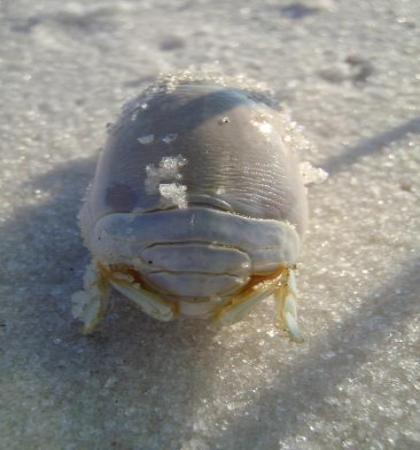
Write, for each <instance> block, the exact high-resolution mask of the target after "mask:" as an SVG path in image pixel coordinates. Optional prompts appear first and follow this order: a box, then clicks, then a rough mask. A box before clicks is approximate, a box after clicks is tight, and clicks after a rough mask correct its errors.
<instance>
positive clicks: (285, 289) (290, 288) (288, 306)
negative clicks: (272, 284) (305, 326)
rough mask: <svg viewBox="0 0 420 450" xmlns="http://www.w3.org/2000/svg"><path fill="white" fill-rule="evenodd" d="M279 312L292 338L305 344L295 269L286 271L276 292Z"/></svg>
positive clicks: (281, 321)
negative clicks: (300, 320) (298, 305)
mask: <svg viewBox="0 0 420 450" xmlns="http://www.w3.org/2000/svg"><path fill="white" fill-rule="evenodd" d="M274 297H275V299H276V302H277V306H278V311H279V320H280V323H281V324H282V325H284V326H285V328H286V330H287V331H288V333H289V335H290V338H291V339H292V340H294V341H296V342H303V335H302V332H301V331H300V328H299V325H298V321H297V306H296V298H297V288H296V278H295V274H294V272H293V269H289V268H288V269H286V270H285V272H284V274H283V280H282V283H281V285H280V286H279V287H278V289H277V290H276V291H275V292H274Z"/></svg>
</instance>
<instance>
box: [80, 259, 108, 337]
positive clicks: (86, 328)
mask: <svg viewBox="0 0 420 450" xmlns="http://www.w3.org/2000/svg"><path fill="white" fill-rule="evenodd" d="M83 286H84V290H83V291H79V292H76V293H75V294H73V296H72V303H73V308H72V313H73V316H74V317H75V318H77V319H79V320H81V321H82V322H83V333H84V334H91V333H93V331H95V329H96V328H97V327H98V325H99V324H100V323H101V322H102V320H103V319H104V318H105V317H106V315H107V313H108V310H109V291H110V285H109V282H108V281H107V280H106V278H105V277H104V276H103V274H102V273H101V271H100V270H99V268H98V266H97V264H96V263H95V262H94V261H92V262H91V263H90V264H89V265H88V267H87V268H86V272H85V275H84V278H83Z"/></svg>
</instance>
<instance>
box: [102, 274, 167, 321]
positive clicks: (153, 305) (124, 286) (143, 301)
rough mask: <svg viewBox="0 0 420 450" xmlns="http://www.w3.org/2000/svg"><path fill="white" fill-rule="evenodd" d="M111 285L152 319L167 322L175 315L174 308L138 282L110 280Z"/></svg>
mask: <svg viewBox="0 0 420 450" xmlns="http://www.w3.org/2000/svg"><path fill="white" fill-rule="evenodd" d="M111 284H112V286H113V287H114V288H115V289H116V290H117V291H119V292H120V293H121V294H123V295H125V296H126V297H128V298H129V299H130V300H132V301H133V302H134V303H135V304H136V305H137V306H138V307H140V309H141V310H142V311H143V312H145V313H146V314H148V315H149V316H151V317H153V318H154V319H157V320H161V321H163V322H168V321H170V320H172V319H173V318H174V317H175V308H174V306H173V305H171V304H170V303H169V302H166V301H164V300H162V299H161V298H159V297H158V296H157V295H156V294H153V293H152V292H148V291H146V290H144V289H142V288H141V286H140V284H138V283H131V284H130V283H127V282H124V281H119V280H118V281H117V280H115V279H113V280H111Z"/></svg>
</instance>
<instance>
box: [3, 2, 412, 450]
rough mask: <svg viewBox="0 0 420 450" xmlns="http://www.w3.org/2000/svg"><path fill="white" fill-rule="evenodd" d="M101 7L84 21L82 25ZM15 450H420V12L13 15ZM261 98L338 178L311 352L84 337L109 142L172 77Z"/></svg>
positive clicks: (201, 6) (172, 327)
mask: <svg viewBox="0 0 420 450" xmlns="http://www.w3.org/2000/svg"><path fill="white" fill-rule="evenodd" d="M85 5H88V6H85ZM0 42H1V45H0V78H1V80H0V89H1V99H2V102H1V110H2V111H1V112H2V115H1V120H0V128H1V141H0V145H1V150H0V151H1V154H0V171H1V172H0V183H1V190H0V195H1V202H0V226H1V231H0V233H1V234H0V236H1V239H0V255H1V260H2V261H1V263H0V279H1V281H0V282H1V286H0V289H1V296H0V302H1V309H0V447H1V448H2V449H8V450H10V449H25V450H26V449H43V450H48V449H66V450H70V449H89V450H90V449H101V450H104V449H121V450H131V449H148V450H149V449H182V450H193V449H194V450H202V449H229V450H231V449H241V450H242V449H245V450H247V449H250V450H254V449H262V450H267V449H269V450H271V449H282V450H284V449H288V450H289V449H290V450H291V449H295V450H306V449H307V450H317V449H342V448H343V449H351V450H352V449H372V450H377V449H378V450H379V449H398V450H401V449H410V450H412V449H415V448H420V431H419V423H420V414H419V404H420V396H419V390H420V381H419V378H418V377H419V373H420V367H419V353H420V352H419V342H418V337H419V298H420V275H419V273H420V201H419V200H420V199H419V197H420V180H419V174H420V150H419V147H420V114H419V112H420V111H419V110H420V60H419V54H420V2H419V1H418V0H405V1H403V0H400V1H397V0H394V1H392V0H371V1H366V0H353V1H348V0H337V1H334V0H330V1H321V0H319V1H315V0H313V1H310V2H308V1H306V2H305V1H301V2H300V3H293V1H285V0H282V1H278V0H253V1H248V2H244V1H240V0H237V1H233V0H231V1H219V0H197V1H190V0H180V1H175V0H172V1H163V0H153V1H151V0H150V1H141V2H140V1H135V0H131V1H129V0H125V1H121V2H116V1H115V0H95V1H93V2H83V3H82V2H80V3H77V2H68V3H67V2H63V3H62V2H59V1H54V0H44V1H40V2H32V1H30V0H15V1H13V2H12V1H8V0H5V1H4V2H2V3H1V5H0ZM214 60H218V61H219V63H220V67H221V70H222V71H223V72H225V73H228V74H236V73H245V74H247V75H249V76H251V77H254V78H257V79H258V80H260V81H263V82H266V83H267V84H268V85H270V86H271V87H272V88H273V89H274V91H275V92H276V96H277V98H278V99H279V100H283V101H285V102H287V104H288V105H289V107H290V108H291V110H292V111H293V114H294V118H295V119H296V120H297V122H298V123H299V124H302V125H303V126H304V127H305V129H306V134H307V135H308V137H309V138H310V139H311V140H312V141H313V142H314V143H315V144H316V146H317V148H318V150H315V149H312V150H308V151H307V152H306V154H303V155H302V159H303V160H308V161H310V162H312V163H314V164H315V165H319V166H321V167H322V168H324V169H325V170H327V171H328V172H329V174H330V175H329V177H328V179H327V181H326V182H325V183H323V184H319V185H315V186H311V187H310V201H311V209H312V220H311V225H310V230H309V233H308V236H307V240H306V245H305V251H304V254H303V255H302V265H301V270H300V276H299V284H300V291H301V297H300V319H301V326H302V329H303V330H304V332H305V334H306V342H305V343H304V344H303V345H296V344H293V343H291V342H289V341H288V339H287V338H286V337H285V336H284V335H283V333H282V332H279V331H278V330H277V329H276V328H275V327H274V318H273V312H274V308H273V305H272V303H271V302H270V301H267V302H265V303H263V304H262V305H261V306H260V307H258V308H257V309H256V310H255V311H254V312H253V313H252V314H251V315H250V317H249V318H248V319H247V320H246V321H244V322H242V323H240V324H238V325H235V326H232V327H230V328H224V329H223V330H221V331H219V332H214V331H212V330H210V329H209V328H206V327H205V326H204V325H203V323H202V322H174V323H169V324H167V323H159V322H156V321H154V320H153V319H150V318H148V317H145V316H144V315H143V314H141V313H140V312H139V311H137V310H135V309H134V308H133V307H132V306H131V305H130V304H128V303H127V302H124V301H121V302H120V303H119V304H118V306H117V307H116V308H115V310H114V312H113V313H112V315H111V316H110V318H109V319H108V320H107V321H106V323H105V325H104V327H103V329H102V331H101V332H100V333H99V334H98V335H97V336H96V337H93V338H85V337H83V336H81V335H80V334H79V324H78V323H76V322H75V321H74V320H73V319H72V316H71V311H70V308H71V304H70V296H71V294H72V293H74V292H75V291H77V290H78V289H80V287H81V283H82V274H83V270H84V268H85V266H86V263H87V260H88V255H87V252H86V250H85V249H84V248H83V246H82V242H81V239H80V236H79V231H78V228H77V223H76V214H77V211H78V209H79V205H80V199H81V197H82V196H83V193H84V190H85V188H86V186H87V184H88V182H89V180H90V177H91V174H92V172H93V169H94V161H95V158H96V155H97V150H98V148H99V147H100V146H101V145H102V143H103V141H104V138H105V134H106V133H105V124H106V123H107V122H112V121H113V120H114V119H115V115H116V113H117V111H119V109H120V107H121V104H122V103H123V101H124V100H126V99H128V98H131V97H134V96H135V95H136V94H137V93H139V91H140V90H142V89H143V88H144V87H145V86H146V84H147V83H148V82H149V81H150V80H151V79H153V77H154V76H156V75H157V73H158V72H160V71H168V70H169V71H171V70H175V69H184V68H185V67H186V66H188V65H190V64H197V65H200V64H204V63H211V62H213V61H214Z"/></svg>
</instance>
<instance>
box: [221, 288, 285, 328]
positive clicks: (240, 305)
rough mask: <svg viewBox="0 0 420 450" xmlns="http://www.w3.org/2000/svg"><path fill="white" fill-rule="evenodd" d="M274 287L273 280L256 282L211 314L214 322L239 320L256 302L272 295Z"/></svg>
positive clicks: (225, 322)
mask: <svg viewBox="0 0 420 450" xmlns="http://www.w3.org/2000/svg"><path fill="white" fill-rule="evenodd" d="M276 289H277V283H275V282H273V281H270V282H267V281H262V282H261V283H259V284H256V285H255V286H253V288H252V289H250V290H249V291H248V292H246V293H242V294H240V295H238V296H236V297H233V298H232V299H231V300H230V302H229V303H228V304H226V305H224V306H222V307H221V308H220V309H219V310H217V311H216V313H215V314H214V316H213V320H214V322H215V323H216V324H220V325H227V324H232V323H235V322H237V321H239V320H241V319H242V318H243V317H244V316H245V315H246V314H248V313H249V312H250V311H251V309H252V308H253V307H254V306H255V305H256V304H257V303H259V302H260V301H261V300H263V299H264V298H267V297H268V296H270V295H272V294H273V292H274V291H275V290H276Z"/></svg>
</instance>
